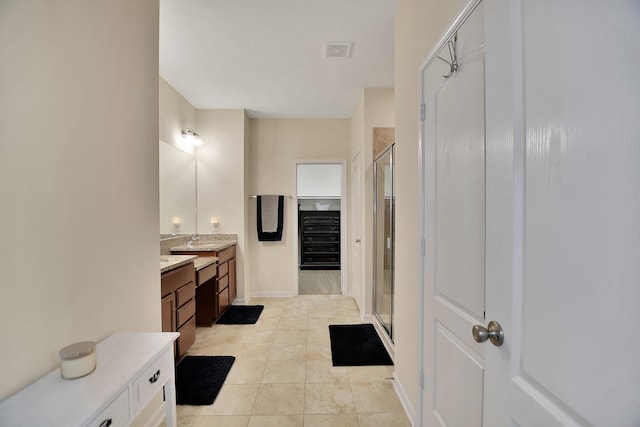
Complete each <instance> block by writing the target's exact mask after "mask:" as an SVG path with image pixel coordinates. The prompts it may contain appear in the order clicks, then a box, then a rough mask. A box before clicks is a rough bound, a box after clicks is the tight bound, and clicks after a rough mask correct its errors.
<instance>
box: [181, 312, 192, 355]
mask: <svg viewBox="0 0 640 427" xmlns="http://www.w3.org/2000/svg"><path fill="white" fill-rule="evenodd" d="M178 332H180V336H179V337H178V345H177V350H178V358H180V357H182V356H184V355H185V353H186V352H187V350H188V349H189V347H191V346H192V345H193V343H194V342H196V317H195V316H193V317H192V318H191V319H189V320H187V323H185V324H184V325H182V326H181V327H179V328H178Z"/></svg>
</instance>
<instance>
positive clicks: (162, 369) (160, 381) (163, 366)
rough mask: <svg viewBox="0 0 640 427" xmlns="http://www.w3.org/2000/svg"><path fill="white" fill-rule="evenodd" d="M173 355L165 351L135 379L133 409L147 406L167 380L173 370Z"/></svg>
mask: <svg viewBox="0 0 640 427" xmlns="http://www.w3.org/2000/svg"><path fill="white" fill-rule="evenodd" d="M172 356H173V355H172V354H171V352H169V351H167V352H165V353H164V354H163V355H162V356H161V357H160V358H159V359H157V360H156V361H155V362H153V363H152V364H151V365H149V367H148V368H146V369H145V370H144V371H143V372H142V373H141V374H140V375H138V377H137V378H136V379H135V380H134V381H133V410H134V411H136V410H137V409H138V408H140V407H143V406H145V405H146V404H147V403H148V402H149V400H151V398H152V397H153V396H154V395H155V394H156V393H158V392H159V391H160V389H161V388H162V386H163V385H164V384H165V383H166V382H167V379H168V378H169V377H170V376H171V372H172V370H173V357H172Z"/></svg>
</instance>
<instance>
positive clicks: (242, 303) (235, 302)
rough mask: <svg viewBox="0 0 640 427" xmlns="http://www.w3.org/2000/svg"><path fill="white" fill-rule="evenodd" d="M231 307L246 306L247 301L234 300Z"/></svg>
mask: <svg viewBox="0 0 640 427" xmlns="http://www.w3.org/2000/svg"><path fill="white" fill-rule="evenodd" d="M231 304H232V305H247V301H246V300H245V299H244V298H236V299H234V300H233V302H232V303H231Z"/></svg>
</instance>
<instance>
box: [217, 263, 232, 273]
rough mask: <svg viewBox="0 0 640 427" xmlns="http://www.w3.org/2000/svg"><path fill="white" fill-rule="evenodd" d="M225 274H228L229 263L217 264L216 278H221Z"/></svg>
mask: <svg viewBox="0 0 640 427" xmlns="http://www.w3.org/2000/svg"><path fill="white" fill-rule="evenodd" d="M227 273H229V263H228V262H224V263H221V264H218V277H222V276H224V275H225V274H227Z"/></svg>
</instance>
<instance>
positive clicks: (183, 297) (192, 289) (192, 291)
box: [176, 282, 196, 307]
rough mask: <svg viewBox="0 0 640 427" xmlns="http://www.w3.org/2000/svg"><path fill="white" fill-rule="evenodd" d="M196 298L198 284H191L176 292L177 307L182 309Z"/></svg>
mask: <svg viewBox="0 0 640 427" xmlns="http://www.w3.org/2000/svg"><path fill="white" fill-rule="evenodd" d="M194 296H196V284H195V282H190V283H188V284H186V285H185V286H183V287H181V288H180V289H178V290H177V291H176V307H182V306H183V305H184V304H185V303H187V302H188V301H189V300H190V299H193V297H194Z"/></svg>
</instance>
